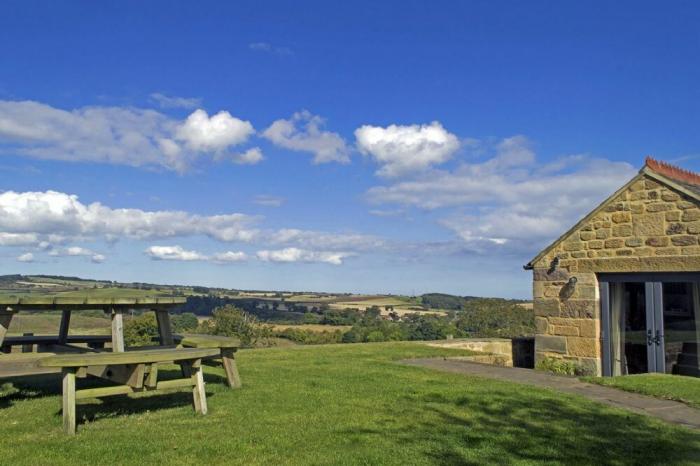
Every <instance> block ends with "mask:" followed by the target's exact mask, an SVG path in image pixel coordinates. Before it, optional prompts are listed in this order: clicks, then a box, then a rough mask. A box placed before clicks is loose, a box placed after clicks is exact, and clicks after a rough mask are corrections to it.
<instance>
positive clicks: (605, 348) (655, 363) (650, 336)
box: [597, 272, 700, 376]
mask: <svg viewBox="0 0 700 466" xmlns="http://www.w3.org/2000/svg"><path fill="white" fill-rule="evenodd" d="M597 277H598V287H599V290H600V318H601V335H600V341H601V347H602V353H603V354H602V359H603V361H602V362H603V375H604V376H611V375H612V358H611V354H612V347H611V344H612V341H611V338H610V329H611V321H610V319H611V309H610V283H619V282H636V283H644V284H645V285H644V286H645V298H646V322H647V341H648V342H653V343H655V344H652V343H647V360H648V361H647V367H648V371H649V372H661V373H665V372H666V341H665V338H664V311H663V309H664V307H663V283H673V282H697V283H700V273H698V272H679V273H675V272H672V273H663V272H659V273H644V272H642V273H600V274H597Z"/></svg>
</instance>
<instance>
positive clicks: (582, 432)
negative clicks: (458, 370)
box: [0, 343, 700, 465]
mask: <svg viewBox="0 0 700 466" xmlns="http://www.w3.org/2000/svg"><path fill="white" fill-rule="evenodd" d="M459 354H464V352H462V351H458V350H448V349H442V348H432V347H428V346H424V345H421V344H418V343H380V344H357V345H328V346H313V347H304V346H299V347H294V348H284V349H277V348H272V349H257V350H244V351H241V352H240V353H239V355H240V357H239V358H238V360H239V367H240V371H241V375H242V377H243V383H244V387H243V388H242V389H241V390H229V389H226V388H225V386H224V385H222V384H221V380H222V379H221V375H222V372H221V371H220V370H218V369H209V368H208V373H207V381H208V384H207V392H208V393H209V397H208V402H209V411H210V412H209V415H207V416H204V417H201V416H197V415H195V414H194V413H193V412H192V409H191V407H190V404H189V402H190V394H189V393H187V392H182V393H174V394H167V395H149V396H141V397H138V398H136V399H135V400H131V402H130V403H126V402H125V400H124V399H119V398H112V399H107V401H106V402H105V403H99V402H97V401H95V402H93V403H91V404H88V405H85V404H81V405H79V407H78V416H79V418H80V417H82V418H83V419H85V418H86V419H87V422H85V421H84V422H83V423H82V424H80V425H79V427H78V435H77V436H75V437H67V436H64V435H63V434H62V430H61V417H60V413H59V408H60V400H59V397H58V395H57V393H58V392H59V390H60V387H59V385H60V384H59V383H58V378H57V377H52V378H49V380H50V381H51V382H50V383H48V385H45V386H43V388H40V389H37V388H35V387H36V382H35V384H34V385H30V383H29V380H27V379H24V380H23V381H22V382H21V383H20V382H17V383H16V384H15V385H16V388H12V387H5V389H4V393H5V394H4V395H0V413H2V415H1V416H0V418H1V419H2V422H1V423H0V451H2V460H0V463H3V464H72V465H74V464H106V463H107V464H109V463H119V464H245V465H249V464H265V465H276V464H366V465H375V464H397V465H406V464H411V465H414V464H445V465H448V464H449V465H452V464H484V463H491V464H494V463H497V464H512V463H521V464H535V463H542V462H547V463H552V464H594V463H595V464H601V463H606V464H640V463H644V464H658V463H662V462H663V463H665V464H693V463H695V464H697V462H698V461H700V433H697V432H694V431H691V430H688V429H684V428H680V427H674V426H671V425H667V424H664V423H662V422H661V421H657V420H655V419H652V418H649V417H645V416H640V415H636V414H633V413H630V412H626V411H622V410H619V409H614V408H610V407H607V406H603V405H599V404H596V403H593V402H590V401H587V400H585V399H583V398H580V397H576V396H573V395H564V394H560V393H556V392H553V391H548V390H541V389H537V388H533V387H527V386H521V385H517V384H513V383H504V382H498V381H493V380H488V379H481V378H471V377H465V376H461V375H457V374H448V373H441V372H435V371H431V370H428V369H425V368H418V367H409V366H403V365H400V364H397V363H396V360H399V359H402V358H409V357H427V356H441V355H459ZM43 380H46V378H45V379H43ZM16 390H19V392H17V391H16ZM27 397H28V398H27Z"/></svg>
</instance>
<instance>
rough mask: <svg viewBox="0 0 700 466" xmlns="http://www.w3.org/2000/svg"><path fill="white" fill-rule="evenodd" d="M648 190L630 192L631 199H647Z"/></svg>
mask: <svg viewBox="0 0 700 466" xmlns="http://www.w3.org/2000/svg"><path fill="white" fill-rule="evenodd" d="M647 197H648V196H647V192H646V191H637V192H634V193H630V201H643V200H645V199H647Z"/></svg>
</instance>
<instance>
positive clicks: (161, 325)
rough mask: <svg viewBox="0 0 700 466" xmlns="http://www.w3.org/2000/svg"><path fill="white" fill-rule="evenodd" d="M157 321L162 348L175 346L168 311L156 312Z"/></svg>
mask: <svg viewBox="0 0 700 466" xmlns="http://www.w3.org/2000/svg"><path fill="white" fill-rule="evenodd" d="M156 320H157V321H158V336H159V337H160V344H161V346H170V345H173V344H175V341H174V340H173V331H172V327H171V326H170V314H168V311H162V310H160V309H158V310H156Z"/></svg>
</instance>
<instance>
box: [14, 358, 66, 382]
mask: <svg viewBox="0 0 700 466" xmlns="http://www.w3.org/2000/svg"><path fill="white" fill-rule="evenodd" d="M53 355H55V353H12V354H3V355H0V378H5V377H23V376H27V375H37V374H56V373H60V372H61V368H60V367H40V366H39V361H40V360H41V359H43V358H47V357H50V356H53Z"/></svg>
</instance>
